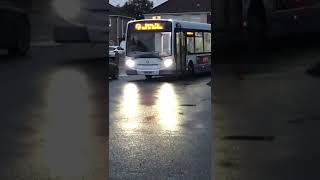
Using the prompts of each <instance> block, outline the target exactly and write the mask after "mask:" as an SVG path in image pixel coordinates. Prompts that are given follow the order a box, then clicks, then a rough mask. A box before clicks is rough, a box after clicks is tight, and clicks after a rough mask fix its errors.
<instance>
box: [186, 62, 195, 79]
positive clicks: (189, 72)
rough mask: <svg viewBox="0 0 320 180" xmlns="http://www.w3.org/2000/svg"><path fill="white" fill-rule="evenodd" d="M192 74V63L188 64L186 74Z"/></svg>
mask: <svg viewBox="0 0 320 180" xmlns="http://www.w3.org/2000/svg"><path fill="white" fill-rule="evenodd" d="M193 75H194V65H193V63H191V62H190V63H189V64H188V70H187V76H189V77H192V76H193Z"/></svg>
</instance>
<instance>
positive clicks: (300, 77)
mask: <svg viewBox="0 0 320 180" xmlns="http://www.w3.org/2000/svg"><path fill="white" fill-rule="evenodd" d="M310 38H311V39H313V40H310V39H307V37H306V36H304V37H303V38H301V39H299V38H291V39H290V41H289V40H288V39H287V41H282V42H279V43H275V44H272V45H273V46H272V48H270V49H269V51H268V54H267V56H266V55H265V56H263V55H260V56H257V57H256V58H255V59H253V61H251V62H250V60H248V59H247V57H245V56H241V55H240V56H239V55H235V56H234V57H228V58H230V59H228V58H226V57H227V56H222V57H224V58H221V59H217V60H218V61H219V64H217V65H216V69H217V71H216V73H215V86H214V87H215V88H214V104H213V106H212V110H213V111H214V121H213V122H214V123H213V132H214V133H213V141H212V144H211V145H212V146H213V153H214V156H213V161H212V163H213V169H214V176H213V179H216V180H257V179H259V180H270V179H272V180H300V179H319V178H320V176H319V169H318V164H319V160H320V154H319V152H320V146H319V143H318V140H319V137H320V133H319V126H320V121H319V120H320V118H319V117H320V113H319V107H320V103H319V102H320V101H319V100H320V95H319V92H320V86H319V77H320V76H319V74H320V73H319V72H320V68H319V66H318V70H317V73H315V72H314V74H318V76H315V75H311V74H310V73H308V72H309V71H310V69H314V68H315V67H317V64H319V62H320V60H319V59H320V53H319V52H320V51H319V49H320V46H319V39H320V38H319V36H318V37H316V36H315V37H312V36H311V37H310ZM239 57H241V58H243V59H240V58H239ZM251 60H252V59H251ZM241 62H242V63H244V65H242V66H240V65H239V64H240V63H241ZM239 67H242V68H244V69H242V70H241V71H239V70H238V71H235V70H236V68H239ZM239 72H242V75H241V77H240V76H239V75H240V73H239Z"/></svg>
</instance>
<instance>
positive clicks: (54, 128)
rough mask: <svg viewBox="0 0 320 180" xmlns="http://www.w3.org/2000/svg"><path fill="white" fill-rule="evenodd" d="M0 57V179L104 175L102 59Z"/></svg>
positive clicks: (36, 50) (53, 53)
mask: <svg viewBox="0 0 320 180" xmlns="http://www.w3.org/2000/svg"><path fill="white" fill-rule="evenodd" d="M61 52H64V51H62V50H61V48H60V47H33V48H32V49H31V52H30V54H29V55H28V56H27V57H23V58H9V57H6V56H0V58H1V61H0V79H1V90H0V99H1V102H0V107H1V126H0V140H1V148H0V179H1V180H13V179H14V180H29V179H48V180H51V179H55V180H72V179H75V180H78V179H88V180H91V179H107V176H108V174H107V169H108V168H107V155H108V152H107V150H108V148H107V144H108V126H107V117H108V115H107V110H106V109H107V92H106V87H107V85H106V76H105V74H106V71H105V67H107V66H106V63H105V62H104V61H103V60H102V61H101V60H93V59H91V60H90V59H87V60H81V61H73V60H71V59H68V58H65V57H63V55H62V54H63V53H61Z"/></svg>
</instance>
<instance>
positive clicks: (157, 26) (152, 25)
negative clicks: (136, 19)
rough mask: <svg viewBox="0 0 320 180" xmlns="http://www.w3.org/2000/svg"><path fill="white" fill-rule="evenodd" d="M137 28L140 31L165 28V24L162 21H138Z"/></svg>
mask: <svg viewBox="0 0 320 180" xmlns="http://www.w3.org/2000/svg"><path fill="white" fill-rule="evenodd" d="M135 29H136V30H138V31H145V30H163V26H162V25H161V24H160V23H137V24H136V25H135Z"/></svg>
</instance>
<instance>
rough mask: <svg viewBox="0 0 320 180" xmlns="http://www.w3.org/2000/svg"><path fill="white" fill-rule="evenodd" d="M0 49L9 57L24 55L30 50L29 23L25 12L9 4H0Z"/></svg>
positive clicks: (15, 5)
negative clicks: (4, 50) (5, 51)
mask: <svg viewBox="0 0 320 180" xmlns="http://www.w3.org/2000/svg"><path fill="white" fill-rule="evenodd" d="M0 27H1V28H0V49H7V50H8V52H9V55H25V54H26V53H27V52H28V50H29V48H30V21H29V17H28V14H27V13H26V12H25V10H24V9H23V8H21V7H19V6H18V5H17V4H14V3H11V2H0Z"/></svg>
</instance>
